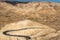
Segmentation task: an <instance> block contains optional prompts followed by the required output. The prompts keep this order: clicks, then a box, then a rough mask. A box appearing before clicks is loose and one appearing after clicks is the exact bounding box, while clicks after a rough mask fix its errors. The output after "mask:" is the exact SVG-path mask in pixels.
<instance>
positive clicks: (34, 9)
mask: <svg viewBox="0 0 60 40" xmlns="http://www.w3.org/2000/svg"><path fill="white" fill-rule="evenodd" d="M24 28H26V30H24ZM17 29H23V30H22V31H20V30H17ZM8 30H12V32H11V33H10V32H9V33H8V34H12V35H27V36H29V37H30V38H31V39H26V40H60V3H54V2H30V3H17V4H15V5H13V4H10V3H6V2H0V40H25V38H24V37H22V38H21V37H15V36H7V35H4V34H3V32H4V31H8ZM13 30H15V31H13ZM16 30H17V31H16Z"/></svg>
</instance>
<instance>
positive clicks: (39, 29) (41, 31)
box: [0, 20, 59, 40]
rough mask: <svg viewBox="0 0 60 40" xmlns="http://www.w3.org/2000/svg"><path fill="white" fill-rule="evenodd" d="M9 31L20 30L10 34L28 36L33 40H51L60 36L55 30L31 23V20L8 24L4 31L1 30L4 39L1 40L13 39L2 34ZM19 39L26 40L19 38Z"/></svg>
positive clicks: (0, 35)
mask: <svg viewBox="0 0 60 40" xmlns="http://www.w3.org/2000/svg"><path fill="white" fill-rule="evenodd" d="M24 28H27V29H26V30H18V29H24ZM7 30H18V31H11V32H8V34H11V35H27V36H30V37H31V40H36V39H37V40H43V39H48V40H49V39H50V38H53V37H57V36H58V35H59V34H58V33H56V30H55V29H53V28H51V27H49V26H46V25H43V24H40V23H37V22H33V21H30V20H23V21H19V22H15V23H11V24H7V25H6V26H5V27H4V28H2V30H0V32H1V33H0V37H2V38H1V39H6V40H8V39H9V38H10V39H11V37H9V36H5V35H3V34H2V32H4V31H7ZM44 35H45V36H44ZM6 37H7V38H6ZM17 38H18V37H17ZM17 38H14V37H13V38H12V40H13V39H14V40H16V39H17ZM35 38H36V39H35ZM18 39H21V40H25V39H24V38H18Z"/></svg>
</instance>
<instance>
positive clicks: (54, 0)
mask: <svg viewBox="0 0 60 40" xmlns="http://www.w3.org/2000/svg"><path fill="white" fill-rule="evenodd" d="M9 1H20V2H40V1H43V2H60V0H9Z"/></svg>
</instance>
